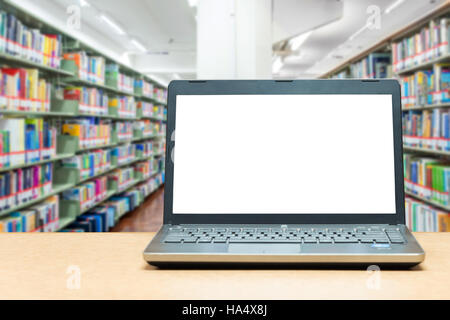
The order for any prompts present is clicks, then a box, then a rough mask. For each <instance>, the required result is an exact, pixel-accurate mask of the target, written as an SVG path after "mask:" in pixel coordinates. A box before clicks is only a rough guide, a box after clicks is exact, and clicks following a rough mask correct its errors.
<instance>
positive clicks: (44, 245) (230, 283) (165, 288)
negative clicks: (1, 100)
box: [0, 233, 450, 299]
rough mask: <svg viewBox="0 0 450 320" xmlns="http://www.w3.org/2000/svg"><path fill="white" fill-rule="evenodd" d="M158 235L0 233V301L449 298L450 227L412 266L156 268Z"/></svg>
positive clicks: (426, 238) (425, 242) (428, 241)
mask: <svg viewBox="0 0 450 320" xmlns="http://www.w3.org/2000/svg"><path fill="white" fill-rule="evenodd" d="M153 235H154V234H153V233H90V234H77V233H42V234H26V233H24V234H0V257H1V258H0V299H22V298H35V299H367V298H368V299H372V298H374V299H397V298H398V299H450V272H449V270H450V233H417V234H416V237H417V239H418V240H419V242H420V243H421V245H422V246H423V248H424V249H425V251H426V258H425V261H424V262H423V263H422V264H421V265H419V266H416V267H415V268H413V269H410V270H401V271H399V270H381V271H380V272H379V273H376V272H375V273H370V272H368V271H366V270H329V269H328V270H313V269H306V270H305V269H301V270H293V269H290V270H270V269H263V270H261V269H260V270H159V269H157V268H154V267H152V266H149V265H148V264H147V263H146V262H145V261H144V260H143V258H142V251H143V249H144V248H145V246H146V245H147V243H148V242H149V241H150V239H151V238H152V236H153Z"/></svg>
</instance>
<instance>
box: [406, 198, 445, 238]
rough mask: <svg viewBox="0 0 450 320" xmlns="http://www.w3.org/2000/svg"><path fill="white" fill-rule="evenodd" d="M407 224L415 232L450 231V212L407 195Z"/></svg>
mask: <svg viewBox="0 0 450 320" xmlns="http://www.w3.org/2000/svg"><path fill="white" fill-rule="evenodd" d="M405 218H406V225H407V226H408V228H409V229H410V230H411V231H414V232H438V231H440V232H448V231H450V214H449V213H448V212H446V211H444V210H441V209H437V208H435V207H433V206H431V205H428V204H425V203H424V202H422V201H419V200H416V199H413V198H411V197H405Z"/></svg>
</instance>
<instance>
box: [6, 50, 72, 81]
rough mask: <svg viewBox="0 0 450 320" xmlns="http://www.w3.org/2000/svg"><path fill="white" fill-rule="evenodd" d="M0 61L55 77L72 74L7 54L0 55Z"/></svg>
mask: <svg viewBox="0 0 450 320" xmlns="http://www.w3.org/2000/svg"><path fill="white" fill-rule="evenodd" d="M0 61H4V62H6V63H8V64H15V65H20V66H24V67H27V68H30V67H31V68H36V69H39V70H41V71H43V72H47V73H52V74H56V75H60V76H73V73H71V72H69V71H66V70H62V69H58V68H53V67H47V66H44V65H42V64H40V63H36V62H33V61H30V60H27V59H23V58H19V57H16V56H12V55H9V54H7V53H0Z"/></svg>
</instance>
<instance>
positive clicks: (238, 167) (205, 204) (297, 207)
mask: <svg viewBox="0 0 450 320" xmlns="http://www.w3.org/2000/svg"><path fill="white" fill-rule="evenodd" d="M174 136H175V150H174V153H173V161H174V176H173V213H174V214H227V213H229V214H262V213H267V214H395V211H396V210H395V177H394V145H393V120H392V96H391V95H384V94H374V95H368V94H354V95H350V94H325V95H178V96H177V98H176V119H175V134H174Z"/></svg>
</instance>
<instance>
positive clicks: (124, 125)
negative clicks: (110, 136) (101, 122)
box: [114, 121, 133, 141]
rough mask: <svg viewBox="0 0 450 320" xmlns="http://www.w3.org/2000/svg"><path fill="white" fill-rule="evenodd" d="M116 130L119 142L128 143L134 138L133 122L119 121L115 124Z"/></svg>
mask: <svg viewBox="0 0 450 320" xmlns="http://www.w3.org/2000/svg"><path fill="white" fill-rule="evenodd" d="M114 130H115V132H116V133H117V139H118V140H119V141H127V140H131V139H132V138H133V122H129V121H118V122H116V123H114Z"/></svg>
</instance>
